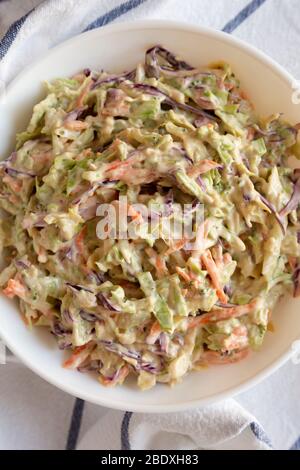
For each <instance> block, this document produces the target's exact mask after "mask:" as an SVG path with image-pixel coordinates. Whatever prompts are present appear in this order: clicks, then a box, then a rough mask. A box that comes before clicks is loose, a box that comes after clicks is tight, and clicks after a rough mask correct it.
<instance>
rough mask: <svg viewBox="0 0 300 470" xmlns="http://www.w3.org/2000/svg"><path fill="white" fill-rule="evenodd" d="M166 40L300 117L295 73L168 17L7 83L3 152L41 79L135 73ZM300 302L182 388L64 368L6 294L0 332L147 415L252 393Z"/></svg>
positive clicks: (296, 318)
mask: <svg viewBox="0 0 300 470" xmlns="http://www.w3.org/2000/svg"><path fill="white" fill-rule="evenodd" d="M157 43H160V44H163V45H165V46H166V47H167V48H169V49H171V50H172V51H175V52H176V53H178V54H180V55H181V56H182V57H183V58H184V59H185V60H187V61H188V62H190V63H191V64H194V65H195V66H198V65H206V64H208V63H210V62H212V61H216V60H225V61H228V62H229V63H230V64H231V65H232V67H233V69H234V70H235V71H236V73H237V75H238V76H239V77H240V79H241V82H242V86H243V88H244V89H245V91H246V92H247V93H248V95H249V96H250V98H251V99H252V101H253V103H254V104H255V105H256V108H257V110H258V112H260V113H262V114H263V115H266V114H270V113H272V112H278V111H280V112H283V113H284V114H285V115H286V117H287V118H288V119H290V120H291V122H292V123H296V122H299V121H300V107H299V106H297V105H294V104H292V77H291V76H290V75H289V74H288V73H286V72H285V71H284V70H283V69H282V68H281V67H280V66H279V65H277V64H276V63H275V62H274V61H272V60H271V59H269V58H268V57H266V56H265V55H264V54H262V53H261V52H259V51H257V50H255V49H253V48H252V47H250V46H248V45H246V44H244V43H243V42H241V41H239V40H237V39H235V38H233V37H231V36H229V35H226V34H223V33H220V32H216V31H212V30H209V29H206V28H200V27H194V26H189V25H187V24H180V23H173V22H168V21H156V20H155V21H147V22H145V21H143V22H136V23H132V24H117V25H113V26H109V27H105V28H103V29H97V30H94V31H91V32H88V33H85V34H81V35H80V36H77V37H75V38H73V39H71V40H69V41H67V42H65V43H63V44H62V45H60V46H59V47H56V48H55V49H53V50H51V51H49V52H48V53H47V54H46V55H45V57H43V58H42V59H41V60H40V61H38V62H36V63H35V64H34V65H31V66H30V67H29V68H27V69H26V70H24V71H23V72H22V73H21V74H20V75H19V76H18V77H17V78H16V79H15V80H14V81H13V83H12V84H11V85H10V86H9V87H8V90H7V95H6V102H5V103H2V104H1V107H2V108H3V109H2V112H1V113H0V129H1V139H0V155H1V156H2V157H3V158H4V157H5V156H7V155H8V152H9V151H10V150H11V149H12V148H13V145H14V136H15V133H16V131H20V130H22V129H23V128H24V127H25V125H26V123H27V121H28V118H29V116H30V112H31V110H32V107H33V104H34V103H35V102H37V101H38V100H39V98H41V96H42V93H43V92H42V85H41V84H42V81H43V80H45V79H47V80H51V79H53V78H55V77H60V76H69V75H71V74H73V73H75V72H77V71H78V70H80V69H83V68H84V67H91V68H94V69H101V68H103V69H106V70H109V71H113V72H121V71H123V70H129V69H131V67H132V66H134V65H135V64H136V63H137V62H138V61H141V60H143V54H144V51H145V49H146V48H148V47H149V46H151V45H154V44H157ZM299 306H300V302H299V300H297V301H296V300H294V299H291V298H288V299H286V300H284V301H283V302H281V304H280V306H279V307H278V308H277V311H276V312H275V314H274V325H275V333H272V334H271V333H268V334H267V337H266V340H265V342H264V345H263V347H262V348H261V350H260V352H258V353H255V354H252V355H251V356H250V357H249V358H248V359H246V360H244V361H242V362H240V363H238V364H233V365H227V366H213V367H211V368H208V369H204V370H203V372H197V373H196V372H195V373H191V374H189V375H188V376H187V377H185V379H184V380H183V382H182V383H181V384H180V385H177V386H176V387H173V388H169V387H168V386H164V385H159V386H157V387H156V388H155V389H153V390H150V391H147V392H140V391H139V390H138V389H137V388H136V386H135V385H134V384H131V383H129V384H128V385H127V384H126V385H125V386H123V387H116V388H114V389H110V388H104V387H102V386H101V385H100V384H99V383H98V381H97V380H96V378H95V377H92V376H88V375H84V374H80V373H79V372H76V371H75V372H73V371H68V370H65V369H63V368H62V367H61V363H62V358H63V355H62V353H61V352H60V351H59V350H58V348H57V346H56V342H55V340H54V339H53V338H52V336H51V335H50V334H49V332H47V331H45V330H44V331H43V329H38V328H36V329H34V330H33V331H30V330H28V329H26V327H25V325H24V323H23V322H22V321H21V319H20V316H19V315H18V310H17V307H16V304H15V303H13V302H11V301H9V300H7V299H5V298H3V296H1V298H0V335H1V336H2V338H3V339H4V341H5V342H6V343H7V345H8V346H9V347H10V349H11V350H12V351H13V352H14V353H15V354H16V355H17V356H18V357H19V358H20V359H21V360H22V361H23V362H24V363H25V364H26V365H27V366H28V367H29V368H30V369H32V370H33V371H34V372H36V373H37V374H38V375H40V376H41V377H42V378H44V379H45V380H47V381H48V382H50V383H51V384H53V385H56V386H57V387H59V388H61V389H62V390H64V391H66V392H68V393H70V394H72V395H75V396H77V397H80V398H83V399H85V400H88V401H90V402H93V403H97V404H100V405H104V406H107V407H110V408H117V409H123V410H132V411H143V412H166V411H169V412H170V411H179V410H183V409H187V408H191V407H195V406H202V405H206V404H208V403H212V402H215V401H217V400H220V399H223V398H225V397H229V396H232V395H234V394H237V393H238V392H241V391H243V390H245V389H246V388H247V387H250V386H252V385H254V384H256V383H258V382H259V381H260V380H262V379H263V378H265V377H266V376H267V375H269V374H270V373H271V372H273V371H274V370H276V369H277V368H278V367H279V366H280V365H282V364H283V363H284V362H285V361H286V360H288V358H289V357H290V356H291V354H292V349H291V347H292V344H293V342H294V341H295V340H297V339H298V338H300V314H299V313H300V312H299Z"/></svg>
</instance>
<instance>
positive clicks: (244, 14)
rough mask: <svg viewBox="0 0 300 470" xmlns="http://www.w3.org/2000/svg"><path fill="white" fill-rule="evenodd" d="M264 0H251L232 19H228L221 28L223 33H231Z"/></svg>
mask: <svg viewBox="0 0 300 470" xmlns="http://www.w3.org/2000/svg"><path fill="white" fill-rule="evenodd" d="M265 1H266V0H252V2H250V3H249V4H248V5H247V6H245V8H243V10H241V11H240V12H239V13H238V14H237V15H236V16H235V17H234V18H233V19H232V20H230V21H229V22H228V23H227V24H226V25H225V26H224V28H223V31H224V32H225V33H232V31H234V30H235V29H236V28H238V27H239V26H240V24H242V23H243V22H244V21H245V20H246V19H247V18H249V16H251V15H252V14H253V13H254V12H255V11H256V10H257V9H258V8H259V7H260V6H261V5H262V4H263V3H265Z"/></svg>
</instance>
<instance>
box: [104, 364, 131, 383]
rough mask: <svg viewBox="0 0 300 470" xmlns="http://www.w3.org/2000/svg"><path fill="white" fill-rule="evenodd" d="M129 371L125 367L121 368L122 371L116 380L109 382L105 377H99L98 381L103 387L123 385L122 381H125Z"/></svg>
mask: <svg viewBox="0 0 300 470" xmlns="http://www.w3.org/2000/svg"><path fill="white" fill-rule="evenodd" d="M129 372H130V369H129V367H128V366H127V365H125V366H123V367H122V369H121V370H120V372H119V374H118V375H117V377H116V379H114V380H110V379H107V378H106V377H103V376H101V375H100V376H99V381H100V382H101V383H102V385H104V386H105V387H114V386H115V385H116V384H118V383H123V382H124V380H125V379H126V377H127V375H128V374H129Z"/></svg>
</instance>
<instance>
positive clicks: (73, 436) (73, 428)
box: [66, 398, 84, 450]
mask: <svg viewBox="0 0 300 470" xmlns="http://www.w3.org/2000/svg"><path fill="white" fill-rule="evenodd" d="M83 410H84V401H83V400H81V399H80V398H76V400H75V404H74V408H73V413H72V418H71V424H70V428H69V433H68V440H67V445H66V450H75V449H76V445H77V441H78V436H79V432H80V427H81V421H82V415H83Z"/></svg>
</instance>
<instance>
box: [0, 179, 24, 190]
mask: <svg viewBox="0 0 300 470" xmlns="http://www.w3.org/2000/svg"><path fill="white" fill-rule="evenodd" d="M3 182H4V183H6V184H7V186H9V187H10V189H11V190H12V191H13V192H14V193H19V192H20V191H21V189H22V186H23V183H22V181H21V180H17V179H15V178H12V177H11V176H9V175H6V176H4V178H3Z"/></svg>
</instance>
